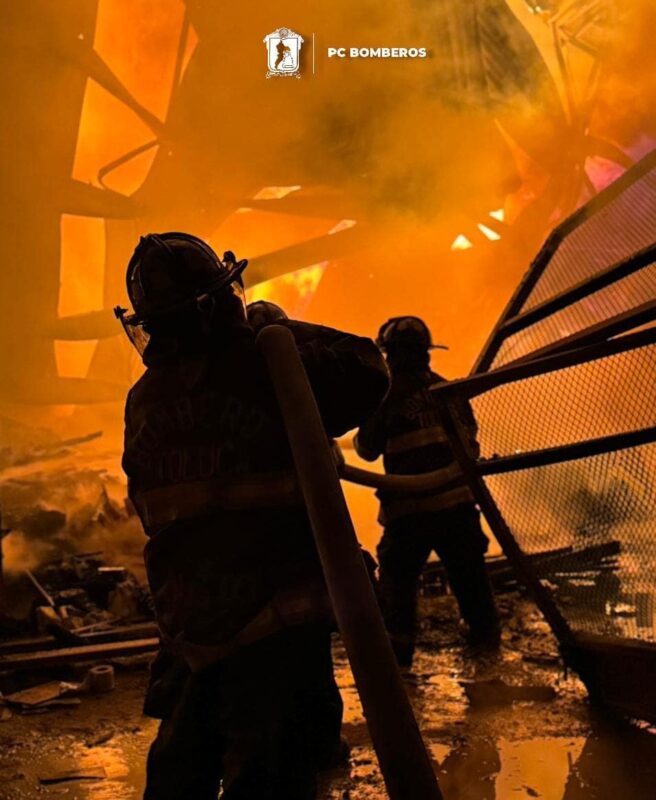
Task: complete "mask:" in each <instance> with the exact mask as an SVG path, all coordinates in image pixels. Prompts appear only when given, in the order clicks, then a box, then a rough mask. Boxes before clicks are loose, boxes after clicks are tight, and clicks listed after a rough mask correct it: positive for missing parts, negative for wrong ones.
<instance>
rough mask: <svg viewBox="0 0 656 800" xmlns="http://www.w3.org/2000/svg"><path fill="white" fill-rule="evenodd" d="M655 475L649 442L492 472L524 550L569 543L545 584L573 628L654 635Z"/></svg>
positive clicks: (655, 455)
mask: <svg viewBox="0 0 656 800" xmlns="http://www.w3.org/2000/svg"><path fill="white" fill-rule="evenodd" d="M655 476H656V445H655V444H650V445H644V446H642V447H635V448H629V449H626V450H619V451H615V452H610V453H603V454H602V455H597V456H591V457H588V458H583V459H578V460H576V461H570V462H564V463H558V464H550V465H547V466H541V467H536V468H534V469H528V470H520V471H517V472H512V473H506V474H502V475H490V476H488V477H487V478H486V480H485V482H486V485H487V488H488V489H489V491H490V492H491V494H492V496H493V498H494V501H495V503H496V504H497V507H498V508H499V510H500V511H501V513H502V514H503V517H504V519H505V521H506V523H507V524H508V526H509V527H510V529H511V531H512V533H513V535H514V537H515V539H516V540H517V542H518V544H519V545H520V547H521V548H522V550H523V551H524V552H525V553H527V554H533V553H545V552H550V551H554V550H561V549H563V548H567V549H568V550H570V551H571V558H570V559H569V560H568V562H567V565H566V568H564V567H563V568H562V570H561V571H560V572H555V573H554V572H550V573H549V575H548V580H547V585H548V587H549V588H550V589H551V591H552V592H553V595H554V599H555V600H556V603H557V605H558V607H559V609H560V611H561V613H562V615H563V616H564V617H565V619H566V620H567V622H568V623H569V625H570V627H571V628H572V630H573V631H575V632H576V631H586V632H588V633H595V634H600V635H606V636H620V637H629V638H635V639H643V640H649V641H656V620H655V618H654V609H655V608H656V505H655V503H654V501H655V499H656V481H655ZM538 569H539V567H538Z"/></svg>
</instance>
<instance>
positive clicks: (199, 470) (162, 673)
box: [117, 233, 388, 800]
mask: <svg viewBox="0 0 656 800" xmlns="http://www.w3.org/2000/svg"><path fill="white" fill-rule="evenodd" d="M245 266H246V261H237V260H236V259H235V258H234V255H233V254H232V253H229V252H228V253H226V254H225V255H224V258H223V260H220V259H219V258H218V257H217V256H216V254H215V253H214V252H213V251H212V250H211V248H209V247H208V246H207V245H206V244H205V243H204V242H203V241H201V240H200V239H197V238H195V237H193V236H190V235H187V234H181V233H165V234H161V235H150V236H147V237H145V238H143V239H142V240H141V242H140V243H139V245H138V247H137V249H136V250H135V253H134V255H133V257H132V259H131V261H130V263H129V266H128V275H127V283H128V292H129V295H130V299H131V302H132V304H133V308H134V314H132V315H130V316H127V315H126V312H125V311H124V310H122V309H117V313H118V315H119V316H120V317H121V319H122V321H123V324H124V327H125V329H126V331H127V333H128V335H129V336H130V338H131V340H132V341H133V343H135V344H136V345H137V346H138V347H139V349H140V351H142V353H143V360H144V363H145V365H146V368H147V369H146V372H145V374H144V375H143V377H142V378H141V379H140V380H139V381H138V382H137V383H136V385H135V386H134V387H133V388H132V389H131V390H130V393H129V395H128V399H127V404H126V412H125V452H124V459H123V465H124V469H125V472H126V473H127V476H128V489H129V495H130V498H131V500H132V502H133V503H134V505H135V508H136V509H137V511H138V513H139V516H140V518H141V520H142V523H143V526H144V529H145V532H146V534H147V536H148V543H147V544H146V548H145V562H146V568H147V572H148V579H149V583H150V587H151V590H152V594H153V598H154V603H155V608H156V613H157V620H158V624H159V627H160V630H161V638H162V651H161V653H160V656H159V658H158V659H157V661H156V663H155V665H154V668H153V672H152V675H151V686H150V689H149V693H148V697H147V701H146V711H147V712H148V713H150V714H151V715H153V716H157V717H159V718H161V719H162V722H161V725H160V729H159V732H158V734H157V738H156V739H155V741H154V742H153V744H152V746H151V749H150V753H149V756H148V765H147V785H146V791H145V800H183V798H184V799H185V800H187V798H194V800H210V798H211V799H212V800H215V798H216V796H217V794H218V792H219V789H220V787H222V789H223V794H222V797H223V798H224V799H225V800H233V799H234V800H236V798H239V800H249V799H252V800H283V798H284V799H285V800H289V799H290V798H299V800H304V799H305V798H314V797H315V782H316V773H317V771H318V770H319V769H320V768H322V767H323V766H325V765H326V764H328V763H329V762H330V761H331V759H333V758H334V757H335V753H336V751H337V750H338V749H339V747H340V738H339V732H340V725H341V715H342V704H341V698H340V696H339V692H338V690H337V687H336V684H335V681H334V677H333V670H332V661H331V652H330V633H331V629H332V625H333V622H332V614H331V609H330V604H329V601H328V598H327V595H326V591H325V587H324V582H323V577H322V574H321V569H320V564H319V561H318V557H317V553H316V550H315V546H314V542H313V539H312V535H311V531H310V528H309V522H308V518H307V515H306V512H305V509H304V506H303V503H302V500H301V497H300V495H299V491H298V488H297V485H296V480H295V474H294V470H293V462H292V457H291V453H290V449H289V445H288V442H287V438H286V434H285V430H284V427H283V422H282V419H281V416H280V413H279V410H278V406H277V403H276V400H275V396H274V392H273V387H272V385H271V382H270V379H269V377H268V374H267V372H266V369H265V365H264V362H263V359H262V358H261V357H260V354H259V352H258V350H257V348H256V345H255V333H254V331H253V329H252V328H251V326H250V325H249V324H248V322H247V318H246V310H245V304H244V299H243V284H242V277H241V275H242V272H243V270H244V268H245ZM283 322H284V321H283ZM295 325H297V326H302V327H303V330H304V334H305V340H306V342H307V343H306V344H305V345H302V346H299V352H300V354H301V357H302V360H303V363H304V365H305V368H306V370H307V372H308V375H309V378H310V381H311V384H312V386H313V388H314V392H315V395H316V399H317V403H318V405H319V409H320V411H321V413H322V418H323V422H324V424H325V427H326V430H327V432H328V434H329V435H333V436H337V435H340V434H342V433H344V432H345V431H347V430H348V429H350V428H353V427H355V426H357V425H358V424H360V423H361V422H362V421H363V420H364V419H365V418H366V416H368V415H370V414H371V413H372V411H373V410H374V409H375V408H376V407H377V405H378V404H379V403H380V401H381V399H382V397H383V396H384V394H385V392H386V390H387V385H388V376H387V369H386V366H385V363H384V360H383V359H382V357H381V356H380V353H379V351H378V350H377V348H376V346H375V345H374V343H373V342H372V341H371V340H369V339H363V338H359V337H356V336H352V335H349V334H347V333H343V332H341V331H337V330H332V329H329V328H324V327H320V326H312V325H305V324H303V323H295Z"/></svg>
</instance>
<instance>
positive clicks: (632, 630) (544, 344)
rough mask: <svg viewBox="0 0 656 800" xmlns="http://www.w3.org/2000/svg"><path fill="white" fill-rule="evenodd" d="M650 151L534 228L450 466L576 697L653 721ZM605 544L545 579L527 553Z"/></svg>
mask: <svg viewBox="0 0 656 800" xmlns="http://www.w3.org/2000/svg"><path fill="white" fill-rule="evenodd" d="M655 262H656V151H655V152H652V153H651V154H649V155H648V156H647V157H645V158H644V159H643V160H642V161H641V162H640V163H639V164H637V165H636V166H635V167H633V168H632V169H631V170H629V171H628V172H627V173H626V174H625V175H624V176H622V178H620V179H619V180H618V181H616V182H615V183H614V184H612V185H611V186H609V187H608V188H607V189H606V190H605V191H603V192H602V193H600V194H599V195H598V196H597V197H595V198H594V199H593V200H592V201H591V202H590V203H589V204H588V205H586V206H585V207H583V208H581V209H580V210H579V211H578V212H576V213H575V214H574V215H573V216H572V217H570V218H569V219H568V220H566V221H565V222H564V223H562V224H561V225H560V226H559V227H558V228H556V230H555V231H554V232H553V233H552V235H551V236H550V237H549V238H548V240H547V242H546V244H545V245H544V247H543V248H542V250H541V252H540V253H539V254H538V256H537V258H536V259H535V261H534V262H533V264H532V265H531V267H530V269H529V271H528V272H527V274H526V275H525V277H524V279H523V280H522V282H521V284H520V285H519V287H518V289H517V291H516V292H515V295H514V296H513V298H512V299H511V301H510V303H509V305H508V306H507V308H506V310H505V312H504V313H503V315H502V317H501V319H500V320H499V322H498V324H497V326H496V328H495V329H494V331H493V332H492V334H491V336H490V338H489V340H488V342H487V344H486V345H485V347H484V349H483V352H482V353H481V355H480V358H479V359H478V362H477V364H476V366H475V367H474V369H473V371H472V373H471V375H470V376H469V377H468V378H466V379H463V380H461V381H457V382H454V383H452V384H448V385H446V386H443V385H442V386H439V387H435V391H440V392H442V393H444V396H445V399H446V400H447V401H448V400H453V399H454V398H464V399H466V400H469V401H470V402H471V404H472V407H473V410H474V413H475V415H476V419H477V421H478V424H479V435H480V454H479V453H473V452H471V451H470V450H468V445H467V439H466V436H465V435H464V432H463V431H462V430H460V428H459V426H458V421H457V418H456V415H454V414H448V417H449V418H448V420H447V422H448V427H449V429H450V436H451V438H452V443H453V446H454V449H455V451H456V453H457V456H458V460H459V462H460V466H461V468H462V469H463V471H464V472H465V473H466V476H467V479H468V481H469V483H470V485H471V488H472V490H473V491H474V494H475V496H476V499H477V501H478V503H479V504H480V507H481V509H482V511H483V512H484V514H485V516H486V518H487V520H488V522H489V524H490V526H491V528H492V529H493V531H494V534H495V536H496V537H497V539H498V541H499V543H500V544H501V546H502V547H503V549H504V551H505V553H506V555H507V556H508V558H509V559H510V560H511V561H512V563H513V565H514V566H515V568H516V570H517V571H518V573H519V575H520V577H521V579H522V580H523V582H524V584H525V585H526V586H527V587H528V588H529V589H530V590H531V592H532V594H533V596H534V598H535V600H536V601H537V603H538V605H539V607H540V609H541V610H542V612H543V614H544V616H545V618H546V619H547V621H548V622H549V624H550V625H551V627H552V629H553V631H554V633H555V634H556V636H557V637H558V639H559V641H560V644H561V648H562V651H563V655H564V658H565V661H566V663H567V664H568V665H569V666H571V667H572V668H573V669H574V670H575V671H576V672H578V674H579V675H580V676H581V678H582V679H583V681H584V682H585V684H586V686H587V687H588V690H589V692H590V694H591V696H592V697H593V698H595V699H597V700H600V701H602V702H603V703H604V704H605V705H607V706H610V707H611V708H613V709H615V710H617V711H619V712H620V713H622V714H624V715H627V716H630V717H637V718H640V719H647V720H652V721H653V720H656V690H655V689H654V685H653V681H652V680H651V679H650V678H651V675H653V671H654V668H656V620H655V618H654V610H655V605H656V503H655V501H656V381H654V377H655V375H656V370H655V367H656V324H655V323H656V264H655ZM591 545H601V546H606V551H607V553H608V555H607V556H606V558H604V560H603V561H602V563H601V565H600V566H599V568H598V569H595V570H590V568H589V564H586V563H585V561H584V560H583V559H581V571H580V573H578V574H576V573H575V574H574V576H572V574H571V572H570V573H568V574H567V575H562V576H559V575H558V574H556V576H555V577H552V579H551V580H550V581H549V582H547V581H544V580H542V579H541V578H540V576H539V574H538V573H537V572H536V570H535V568H534V566H533V565H534V564H535V559H531V558H529V557H530V556H534V555H535V554H539V553H543V552H546V551H549V550H554V549H556V548H564V549H567V550H569V551H570V552H571V554H572V557H573V558H575V557H576V554H577V552H582V551H584V550H585V549H586V548H589V547H590V546H591Z"/></svg>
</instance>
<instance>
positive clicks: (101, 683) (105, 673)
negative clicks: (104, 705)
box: [84, 664, 115, 694]
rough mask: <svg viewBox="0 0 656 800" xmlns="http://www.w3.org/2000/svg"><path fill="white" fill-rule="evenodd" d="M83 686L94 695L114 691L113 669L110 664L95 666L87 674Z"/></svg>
mask: <svg viewBox="0 0 656 800" xmlns="http://www.w3.org/2000/svg"><path fill="white" fill-rule="evenodd" d="M84 685H85V687H87V688H88V690H89V691H90V692H93V693H94V694H104V693H105V692H111V691H112V690H113V689H114V686H115V682H114V667H112V666H111V664H97V665H96V666H94V667H91V669H90V670H89V671H88V672H87V675H86V678H85V679H84Z"/></svg>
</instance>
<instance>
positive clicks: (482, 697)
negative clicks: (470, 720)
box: [460, 678, 556, 708]
mask: <svg viewBox="0 0 656 800" xmlns="http://www.w3.org/2000/svg"><path fill="white" fill-rule="evenodd" d="M460 686H461V687H462V689H463V690H464V692H465V694H466V695H467V699H468V700H469V703H470V705H472V706H474V707H477V708H482V707H485V706H503V705H510V704H511V703H515V702H518V703H523V702H536V703H544V702H548V701H550V700H553V699H555V697H556V691H555V689H554V688H553V687H552V686H511V685H510V684H509V683H506V682H505V681H502V680H501V679H500V678H492V679H491V680H475V681H460Z"/></svg>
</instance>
